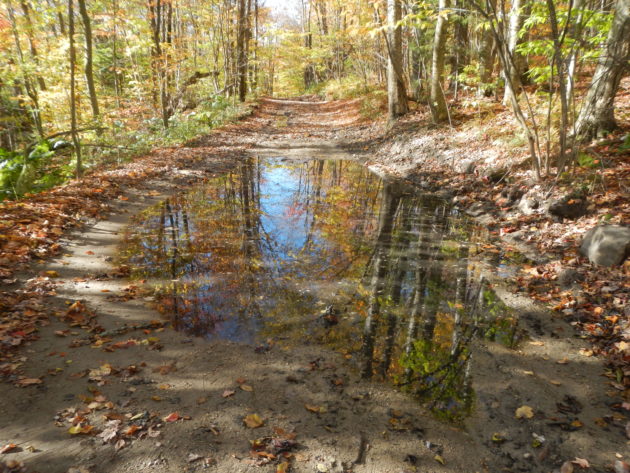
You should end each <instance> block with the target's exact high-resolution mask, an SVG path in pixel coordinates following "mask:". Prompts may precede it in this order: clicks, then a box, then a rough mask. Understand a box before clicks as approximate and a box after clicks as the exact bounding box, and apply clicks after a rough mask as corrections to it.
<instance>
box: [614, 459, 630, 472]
mask: <svg viewBox="0 0 630 473" xmlns="http://www.w3.org/2000/svg"><path fill="white" fill-rule="evenodd" d="M615 473H630V465H628V464H627V463H626V462H624V461H621V460H615Z"/></svg>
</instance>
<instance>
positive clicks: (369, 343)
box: [361, 183, 400, 378]
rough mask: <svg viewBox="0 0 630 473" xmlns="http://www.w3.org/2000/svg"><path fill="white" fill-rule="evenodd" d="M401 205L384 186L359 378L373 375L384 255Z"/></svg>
mask: <svg viewBox="0 0 630 473" xmlns="http://www.w3.org/2000/svg"><path fill="white" fill-rule="evenodd" d="M399 202H400V195H399V194H398V193H396V192H395V190H394V189H393V185H392V184H391V183H386V184H385V186H384V187H383V198H382V203H381V211H380V213H379V229H378V239H377V242H376V254H375V257H374V269H373V273H372V280H371V282H370V286H371V293H370V299H369V303H368V313H367V317H366V319H365V326H364V328H363V347H362V350H361V351H362V354H363V360H364V365H363V369H362V376H363V377H364V378H370V377H371V376H372V366H373V362H374V339H375V333H376V329H377V326H378V319H379V316H380V312H381V305H382V297H383V289H384V283H385V276H386V275H387V267H388V261H387V253H388V249H389V246H390V242H391V238H392V227H393V222H394V215H395V214H396V210H397V208H398V204H399Z"/></svg>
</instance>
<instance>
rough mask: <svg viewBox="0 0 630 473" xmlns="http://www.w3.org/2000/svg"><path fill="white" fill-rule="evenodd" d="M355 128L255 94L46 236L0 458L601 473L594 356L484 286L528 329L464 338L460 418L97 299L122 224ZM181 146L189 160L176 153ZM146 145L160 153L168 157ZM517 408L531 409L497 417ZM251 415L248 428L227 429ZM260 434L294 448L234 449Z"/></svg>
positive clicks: (53, 471) (306, 153) (316, 360)
mask: <svg viewBox="0 0 630 473" xmlns="http://www.w3.org/2000/svg"><path fill="white" fill-rule="evenodd" d="M362 126H364V123H363V122H361V121H360V117H359V114H358V111H357V107H356V104H355V103H353V102H323V103H309V102H300V101H280V100H263V101H262V103H261V105H260V107H259V108H258V110H256V111H255V112H254V114H253V115H252V116H251V117H249V118H247V119H245V120H244V121H242V122H240V123H237V124H233V125H230V126H228V127H225V128H224V129H222V130H218V131H217V132H215V133H213V134H211V135H209V136H206V137H201V138H200V139H198V140H195V142H194V143H190V144H189V147H188V148H180V149H178V150H177V153H178V154H180V155H183V158H182V157H181V156H180V158H181V159H180V160H179V161H178V163H179V164H178V165H177V166H175V167H171V168H169V169H168V170H167V171H166V172H165V173H163V174H162V175H160V176H155V177H154V178H152V179H151V180H146V181H144V182H141V183H136V184H134V185H133V186H128V187H127V188H126V189H125V190H124V193H123V194H121V195H122V197H121V198H119V199H117V200H116V201H115V202H113V203H112V211H111V213H110V214H109V215H107V216H104V218H103V219H102V220H101V221H99V222H94V223H92V224H90V225H87V226H85V228H83V229H81V231H77V232H75V233H73V234H70V235H67V236H66V237H65V238H64V241H63V250H62V252H61V253H62V256H59V257H57V258H55V259H52V260H50V261H47V262H45V263H44V264H40V265H33V266H32V267H31V268H30V271H28V272H25V273H23V274H21V275H20V277H19V279H20V281H18V282H17V283H16V284H15V285H13V287H12V289H15V287H17V286H18V285H20V284H23V283H24V281H25V280H26V279H28V278H29V277H31V276H33V275H36V274H42V272H45V271H55V272H56V274H57V275H58V277H56V278H54V279H53V280H52V281H51V283H53V284H54V286H55V293H56V294H55V295H51V296H49V297H47V298H46V299H45V303H46V307H47V309H48V310H49V312H50V314H51V317H50V325H48V326H45V327H42V328H41V329H40V339H39V340H38V341H36V342H33V343H31V344H29V345H28V346H26V347H24V348H23V349H22V351H21V354H22V355H23V357H24V358H25V359H24V361H23V367H22V368H21V369H22V370H23V374H24V376H26V377H28V378H40V377H41V379H42V380H43V382H42V383H41V384H37V385H32V386H28V387H23V388H20V387H16V386H15V385H13V384H11V383H4V384H1V385H0V399H2V402H1V404H0V447H1V446H2V445H5V444H10V443H14V444H17V448H15V449H12V450H11V451H10V452H9V453H6V454H3V455H2V457H0V460H3V461H9V460H18V461H23V462H24V463H25V465H26V466H27V468H28V469H29V470H30V471H39V472H42V473H48V472H50V473H65V472H67V471H68V469H69V468H70V467H83V468H86V469H87V470H88V471H92V472H98V473H100V472H103V473H105V472H107V473H118V472H120V473H122V472H133V471H138V472H145V471H146V472H148V471H151V472H174V471H178V472H179V471H182V472H183V471H220V472H246V471H252V472H253V471H268V472H275V471H276V469H277V468H278V466H277V465H278V463H279V462H280V463H281V461H280V460H281V459H282V461H285V460H286V461H289V462H290V468H291V469H290V471H295V472H315V471H322V472H325V471H330V472H341V471H355V472H357V473H361V472H378V473H385V472H392V473H394V472H396V473H398V472H401V471H427V472H429V471H430V472H462V471H469V472H474V471H479V472H481V471H489V472H500V471H532V472H541V473H542V472H551V471H553V470H554V469H557V468H558V467H559V466H560V465H561V464H562V463H563V462H564V461H566V460H572V459H573V458H575V457H576V456H577V457H581V458H588V459H589V461H590V462H591V464H592V465H593V466H592V468H591V470H589V471H607V467H608V466H609V465H610V464H611V463H612V461H614V458H615V453H616V452H620V453H623V449H624V448H625V441H624V439H623V437H622V436H621V435H620V433H619V432H618V431H617V430H615V429H606V428H602V426H601V423H602V422H604V421H603V420H602V418H603V417H604V416H606V415H608V414H609V412H610V410H609V409H608V408H607V406H606V402H607V399H608V397H607V396H606V393H605V392H604V388H603V385H602V383H600V382H599V381H598V379H597V378H598V377H599V376H600V375H601V373H602V367H601V365H600V364H599V362H598V361H597V360H596V359H594V358H592V357H587V356H584V355H583V353H584V351H583V350H582V354H581V353H580V350H581V349H586V348H587V346H586V344H585V343H583V342H582V341H581V340H578V339H576V338H574V337H573V332H572V328H571V327H570V326H568V325H566V324H564V323H563V322H562V321H559V320H554V319H553V317H552V316H551V315H550V314H548V313H547V312H545V311H543V310H541V309H540V308H537V307H535V306H533V305H532V303H531V302H530V301H529V300H525V299H524V298H519V297H517V296H514V295H512V294H511V293H510V292H509V291H507V290H504V289H501V287H500V285H499V289H498V292H499V294H500V295H501V296H502V297H503V298H504V300H505V301H506V302H507V303H509V304H510V305H511V306H513V307H515V308H516V309H517V310H518V311H519V312H520V313H521V321H522V322H521V323H522V327H523V328H524V329H525V330H526V331H527V332H528V333H529V337H530V338H529V339H528V340H525V341H524V342H523V343H522V344H521V346H520V347H519V348H518V349H516V350H510V349H507V348H504V347H502V346H500V345H495V344H492V343H490V342H481V341H480V342H477V343H476V345H477V346H476V347H475V354H474V356H475V365H474V369H473V371H474V372H473V383H474V387H475V391H476V400H475V409H474V412H473V415H472V417H470V418H469V419H467V420H466V421H465V422H464V423H463V424H462V425H452V424H449V423H445V422H442V421H439V420H438V419H436V418H435V417H434V416H433V415H432V414H430V413H429V412H427V411H426V410H425V409H424V408H423V407H422V406H420V405H419V404H418V403H417V402H416V401H415V400H413V399H412V398H411V397H410V396H408V395H406V394H403V393H400V392H397V391H396V390H395V389H394V388H392V387H390V386H389V385H386V384H384V383H379V382H369V381H365V380H362V379H361V378H360V377H359V375H358V373H357V372H356V370H355V369H354V364H353V362H352V360H348V359H347V358H344V357H343V356H342V355H340V354H338V353H331V352H328V351H325V350H324V349H322V348H320V347H318V346H316V345H304V346H302V347H298V348H295V349H294V350H291V351H283V350H279V349H278V350H276V349H273V348H272V349H271V350H269V351H263V352H260V350H259V351H256V350H255V349H254V348H253V347H250V346H245V345H240V344H236V343H230V342H207V341H205V340H203V339H197V338H190V337H188V336H186V335H184V334H181V333H178V332H175V331H174V330H172V329H171V328H169V327H164V328H158V327H157V326H153V327H152V326H150V324H151V322H152V321H155V320H159V319H160V315H159V314H158V313H157V312H156V311H155V310H154V309H153V308H151V304H150V301H149V300H147V299H146V298H145V297H137V298H131V299H129V300H125V298H124V297H112V296H121V295H124V294H125V293H126V292H125V289H128V287H129V284H130V283H129V281H127V280H126V279H124V278H120V277H117V275H116V268H115V266H114V261H113V258H114V256H115V254H116V249H117V245H118V244H119V242H120V237H121V232H122V231H123V230H124V228H125V226H126V225H127V224H128V223H129V221H130V217H131V216H133V215H135V214H137V213H138V212H140V211H142V210H143V209H145V208H147V207H148V206H150V205H153V204H155V203H158V202H160V201H162V200H164V199H165V198H166V197H168V196H169V195H172V194H174V193H176V192H181V191H182V190H186V188H188V187H189V186H190V185H192V183H194V182H197V181H199V180H202V179H203V178H204V177H206V176H208V175H213V174H218V173H221V172H225V171H226V170H227V169H230V167H231V166H233V165H236V164H237V163H238V161H239V159H241V157H242V156H246V155H248V154H249V155H254V156H256V155H258V156H282V157H287V158H290V159H304V158H310V157H313V156H316V157H328V158H335V159H344V158H345V159H354V158H353V157H352V156H349V155H348V154H347V153H345V152H343V151H342V150H341V148H340V144H341V141H340V140H337V139H336V136H337V134H338V132H339V130H345V134H344V136H345V137H346V139H347V136H349V135H351V133H352V130H353V128H360V127H362ZM188 150H190V154H191V155H194V156H195V159H190V160H186V159H185V155H186V153H187V152H188ZM160 152H161V153H164V159H165V160H167V159H168V150H164V151H160ZM76 301H81V304H82V305H83V306H85V308H86V309H85V313H86V314H87V313H88V312H93V313H94V314H96V321H97V322H98V324H99V325H100V326H102V328H103V329H104V330H105V331H106V333H110V334H111V335H110V336H108V337H107V339H108V341H107V342H106V343H105V345H106V346H107V347H109V351H108V350H105V349H104V346H103V344H99V343H94V338H93V335H94V333H92V332H90V331H89V329H86V328H82V327H81V324H78V325H79V326H75V327H69V326H68V323H67V321H64V320H63V319H64V315H65V314H67V313H68V308H69V306H71V304H74V303H75V302H76ZM75 307H76V306H75ZM81 310H84V309H81ZM56 315H59V317H57V316H56ZM66 319H67V317H66ZM84 326H86V325H85V324H84ZM133 326H136V327H142V328H140V329H133ZM75 340H78V342H74V341H75ZM336 380H341V381H336ZM566 396H572V397H573V398H574V400H569V401H567V399H568V398H566ZM567 402H568V403H569V404H571V405H570V406H569V407H568V408H569V409H575V412H574V414H573V418H574V420H575V421H576V423H575V424H574V425H573V427H571V426H569V428H565V426H564V424H563V422H564V421H565V420H566V418H567V416H566V415H564V414H561V413H559V412H558V406H557V403H565V404H566V403H567ZM523 405H527V406H530V407H531V408H532V410H533V414H534V415H533V417H532V418H524V419H516V418H515V411H516V409H517V408H519V407H521V406H523ZM305 406H310V407H311V409H309V408H308V407H305ZM313 406H319V407H321V406H325V409H322V410H319V411H318V410H317V409H314V408H313ZM577 406H581V407H580V408H578V407H577ZM174 413H177V415H174ZM252 414H257V415H258V416H259V417H260V419H262V422H263V424H262V425H261V426H258V427H256V428H251V427H248V426H247V425H244V422H243V420H244V418H245V417H246V416H249V415H252ZM105 416H107V417H108V419H107V420H106V419H105ZM73 419H74V424H75V426H78V427H79V430H80V428H82V427H85V426H87V425H90V426H93V427H94V428H95V429H97V430H99V431H101V432H102V431H105V430H107V428H108V426H109V428H110V429H111V426H112V425H117V426H118V427H117V428H118V430H117V437H116V438H115V441H113V442H109V441H108V442H105V441H104V439H103V438H102V436H100V437H99V436H96V435H91V432H87V431H86V432H85V433H81V432H79V433H75V434H71V433H69V429H70V428H71V426H72V424H73ZM165 419H166V420H165ZM250 419H252V418H250ZM117 420H118V421H120V423H119V424H115V421H117ZM107 421H109V422H112V421H114V424H107ZM256 423H257V422H255V423H254V424H256ZM604 424H605V422H604ZM133 425H137V426H139V427H140V428H139V429H136V430H134V429H133V428H131V430H130V427H132V426H133ZM393 426H398V427H393ZM88 430H89V429H88ZM293 434H294V435H295V437H294V436H293ZM533 434H536V435H537V436H539V437H544V441H543V442H539V441H538V443H536V442H535V440H536V438H537V437H534V436H533ZM264 437H275V438H277V439H281V440H285V441H288V440H290V441H291V442H289V444H291V445H292V442H293V441H295V442H297V445H295V446H293V445H292V446H291V448H289V449H287V454H286V455H284V456H283V454H282V453H281V452H277V451H276V454H275V456H274V458H271V457H269V456H267V457H266V458H267V459H268V460H270V461H269V463H268V464H264V463H265V462H266V460H265V457H264V456H260V455H259V456H254V457H252V455H251V454H250V451H251V449H252V448H251V447H252V444H251V443H250V441H253V440H255V439H257V438H264ZM493 437H494V440H493ZM497 439H499V440H497ZM257 464H263V466H257ZM278 471H281V470H278Z"/></svg>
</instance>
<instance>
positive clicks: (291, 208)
mask: <svg viewBox="0 0 630 473" xmlns="http://www.w3.org/2000/svg"><path fill="white" fill-rule="evenodd" d="M475 239H476V233H475V230H474V229H472V228H471V227H470V225H469V224H468V222H467V221H466V220H465V219H464V218H462V217H461V216H460V215H457V214H456V213H455V212H454V211H453V210H452V209H451V208H450V206H449V205H448V204H447V203H445V202H444V201H442V200H440V199H438V198H435V197H432V196H427V195H422V194H418V193H415V192H413V190H412V189H409V188H407V187H406V186H404V185H403V184H401V183H399V182H385V181H382V180H381V179H380V178H378V177H377V176H375V175H373V174H371V173H370V172H369V171H367V170H366V169H365V167H363V166H360V165H358V164H356V163H352V162H346V161H322V160H308V161H303V162H295V161H290V162H288V161H287V162H285V161H283V160H281V159H264V160H263V159H251V160H248V161H246V162H243V163H242V164H240V165H239V167H238V168H237V169H235V170H234V171H233V172H231V173H229V174H227V175H225V176H222V177H219V178H216V179H213V180H211V181H208V182H207V183H205V184H204V185H200V186H198V187H196V188H194V189H193V190H192V191H191V192H189V193H187V194H184V195H181V196H178V197H175V198H172V199H169V200H167V201H165V202H163V203H162V204H160V205H158V206H156V207H153V208H151V209H149V210H147V211H146V212H144V213H143V214H141V215H140V216H139V217H138V220H137V222H136V224H135V225H134V226H133V227H132V228H130V230H129V232H128V234H127V237H126V241H125V244H124V246H123V248H122V249H121V253H120V254H121V259H122V261H123V262H124V263H126V264H129V265H130V266H131V267H132V268H133V270H134V277H136V278H142V279H149V280H151V281H152V282H153V283H154V285H155V287H156V293H157V295H158V300H159V301H160V302H159V308H160V310H162V311H163V312H164V313H165V314H168V315H169V316H170V317H172V319H173V324H174V326H175V327H176V328H177V329H179V330H183V331H186V332H188V333H191V334H194V335H197V336H203V337H206V338H224V339H230V340H235V341H240V342H247V343H261V342H265V341H267V342H269V343H275V344H281V345H286V346H290V345H292V344H295V343H301V344H308V343H324V344H326V345H328V346H330V347H331V348H333V349H335V350H338V351H341V352H343V353H344V354H346V356H347V357H348V358H353V359H357V361H358V362H359V363H360V369H361V372H362V375H363V376H364V377H366V378H371V377H378V378H382V379H390V380H392V381H393V382H395V383H396V384H398V385H399V386H400V387H401V388H402V389H405V390H408V391H410V392H413V393H414V394H416V395H417V396H419V397H421V398H425V399H429V400H431V405H432V407H434V408H435V409H436V411H438V412H441V413H443V414H444V415H447V416H448V417H458V416H461V415H465V413H466V412H468V411H469V410H470V407H471V405H472V401H473V393H472V389H471V379H470V378H471V376H470V373H471V370H470V366H471V360H472V354H471V350H470V344H471V340H472V339H473V337H475V336H484V337H492V338H495V339H497V340H499V341H501V342H503V343H505V344H507V345H512V344H513V343H514V338H515V336H516V335H515V334H516V322H515V320H514V319H513V317H512V316H511V314H510V313H509V312H508V311H507V309H506V308H505V307H504V306H502V305H501V304H500V303H498V302H497V301H496V298H495V297H494V294H493V293H492V291H491V290H490V289H489V288H488V287H487V285H486V284H484V282H483V281H482V280H481V279H480V276H479V274H478V272H477V271H476V270H475V268H474V265H473V264H471V261H470V256H471V251H472V252H474V245H473V244H472V243H471V241H475Z"/></svg>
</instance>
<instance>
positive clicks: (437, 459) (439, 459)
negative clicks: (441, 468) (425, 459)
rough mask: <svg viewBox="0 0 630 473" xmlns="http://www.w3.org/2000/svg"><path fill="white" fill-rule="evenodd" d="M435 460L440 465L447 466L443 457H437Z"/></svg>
mask: <svg viewBox="0 0 630 473" xmlns="http://www.w3.org/2000/svg"><path fill="white" fill-rule="evenodd" d="M433 459H434V460H435V461H436V462H438V463H439V464H440V465H444V464H446V462H445V461H444V458H442V456H441V455H436V456H434V457H433Z"/></svg>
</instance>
